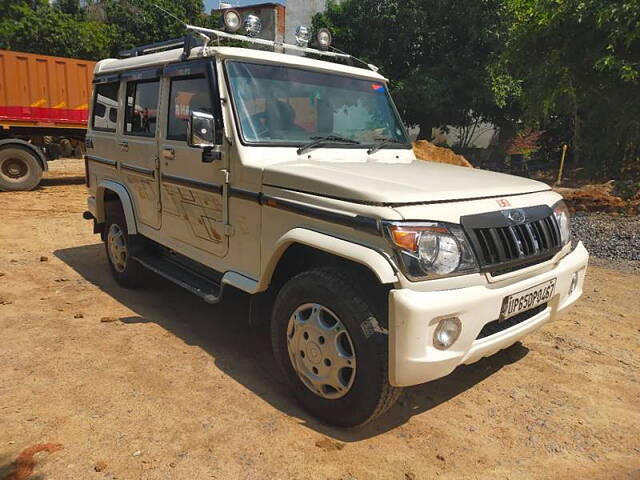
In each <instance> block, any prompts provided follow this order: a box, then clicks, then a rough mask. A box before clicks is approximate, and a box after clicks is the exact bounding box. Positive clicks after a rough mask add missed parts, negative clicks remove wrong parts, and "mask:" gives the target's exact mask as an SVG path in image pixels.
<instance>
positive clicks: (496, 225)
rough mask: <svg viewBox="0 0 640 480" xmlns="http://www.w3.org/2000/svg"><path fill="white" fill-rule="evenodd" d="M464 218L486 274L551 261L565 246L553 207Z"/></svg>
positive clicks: (505, 271) (495, 273)
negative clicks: (513, 213)
mask: <svg viewBox="0 0 640 480" xmlns="http://www.w3.org/2000/svg"><path fill="white" fill-rule="evenodd" d="M510 212H511V210H503V211H497V212H490V213H482V214H479V215H467V216H465V217H462V219H461V223H462V226H463V227H464V229H465V232H466V233H467V237H468V238H469V241H470V243H471V246H472V248H473V250H474V252H475V254H476V258H477V259H478V263H479V264H480V268H481V270H482V271H483V272H490V273H492V274H494V275H498V274H503V273H507V272H510V271H514V270H517V269H518V268H524V267H526V266H530V265H535V264H536V263H540V262H543V261H545V260H548V259H549V258H551V257H552V256H553V255H555V254H556V253H557V252H558V251H560V248H561V246H562V242H561V239H560V231H559V229H558V226H557V224H556V221H555V218H554V216H553V212H552V210H551V208H550V207H548V206H546V205H540V206H536V207H528V208H523V209H517V211H516V213H517V215H512V216H511V217H513V218H515V219H516V220H518V221H514V220H513V219H512V218H510V216H509V213H510Z"/></svg>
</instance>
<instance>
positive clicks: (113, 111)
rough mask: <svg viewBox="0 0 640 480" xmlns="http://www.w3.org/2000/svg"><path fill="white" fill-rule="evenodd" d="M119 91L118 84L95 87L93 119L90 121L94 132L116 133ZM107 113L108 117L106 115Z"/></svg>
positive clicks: (104, 84)
mask: <svg viewBox="0 0 640 480" xmlns="http://www.w3.org/2000/svg"><path fill="white" fill-rule="evenodd" d="M119 90H120V83H119V82H113V83H102V84H100V85H96V87H95V94H94V98H93V118H92V119H91V125H92V126H93V128H94V130H102V131H105V132H115V131H116V122H117V119H118V91H119ZM107 111H109V115H108V116H107V115H106V113H107Z"/></svg>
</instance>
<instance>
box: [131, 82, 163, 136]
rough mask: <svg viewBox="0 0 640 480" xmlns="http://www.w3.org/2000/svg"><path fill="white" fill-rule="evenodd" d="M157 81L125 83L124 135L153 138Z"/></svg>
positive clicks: (158, 83) (156, 107)
mask: <svg viewBox="0 0 640 480" xmlns="http://www.w3.org/2000/svg"><path fill="white" fill-rule="evenodd" d="M159 87H160V82H159V81H158V80H152V81H144V82H129V83H127V105H126V109H125V116H124V133H125V134H127V135H138V136H141V137H154V136H155V134H156V119H157V116H158V90H159Z"/></svg>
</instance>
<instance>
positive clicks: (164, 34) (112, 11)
mask: <svg viewBox="0 0 640 480" xmlns="http://www.w3.org/2000/svg"><path fill="white" fill-rule="evenodd" d="M154 4H157V5H159V6H160V7H162V8H163V9H165V10H166V11H168V12H170V13H171V14H173V15H175V16H176V17H178V18H179V19H180V20H182V21H184V22H186V23H189V24H196V25H198V24H202V22H203V21H205V16H204V4H203V1H202V0H179V1H174V0H98V1H96V2H95V3H94V4H93V5H91V6H90V8H89V15H90V17H92V18H96V19H101V20H102V21H104V22H105V23H107V24H109V25H111V26H113V27H114V28H115V31H116V34H115V37H114V40H113V42H112V44H111V55H112V56H117V55H118V52H120V51H122V50H127V49H130V48H133V47H136V46H139V45H145V44H149V43H154V42H159V41H163V40H168V39H171V38H177V37H182V36H183V35H184V34H185V29H184V25H183V24H182V23H180V22H179V21H177V20H176V19H174V18H172V17H171V16H170V15H167V14H166V13H164V12H162V11H161V10H160V9H158V8H156V7H155V6H154Z"/></svg>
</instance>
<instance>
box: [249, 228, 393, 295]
mask: <svg viewBox="0 0 640 480" xmlns="http://www.w3.org/2000/svg"><path fill="white" fill-rule="evenodd" d="M328 259H334V261H332V262H331V264H333V265H335V264H336V263H335V262H338V263H339V262H344V263H345V264H346V265H351V266H357V267H359V268H361V269H362V268H363V269H365V271H368V273H369V274H370V275H371V276H372V277H374V278H375V279H376V280H377V283H379V284H390V283H395V282H397V281H398V277H397V275H396V271H395V269H394V267H393V265H392V263H391V262H390V260H389V259H388V258H387V257H385V256H384V254H382V253H381V252H379V251H377V250H374V249H372V248H370V247H366V246H364V245H360V244H358V243H353V242H350V241H347V240H343V239H341V238H337V237H333V236H331V235H327V234H325V233H320V232H317V231H314V230H308V229H305V228H295V229H293V230H290V231H289V232H287V233H286V234H285V235H283V236H282V237H280V239H279V240H278V241H277V242H276V244H275V247H274V249H273V253H272V255H271V257H270V258H269V260H268V261H267V263H266V266H265V269H264V273H263V275H262V278H261V280H260V287H262V289H266V288H268V287H269V286H270V285H271V284H272V283H273V281H274V280H275V281H276V282H278V280H281V278H282V277H283V276H284V277H290V276H291V275H290V274H288V273H289V272H287V270H290V265H291V264H292V263H293V264H294V269H293V270H294V271H293V272H291V273H293V274H295V273H299V271H295V270H300V269H305V268H306V267H307V265H308V264H310V265H311V266H312V267H313V266H322V265H318V263H320V262H322V260H328Z"/></svg>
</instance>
